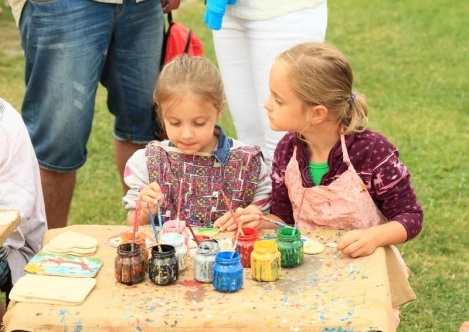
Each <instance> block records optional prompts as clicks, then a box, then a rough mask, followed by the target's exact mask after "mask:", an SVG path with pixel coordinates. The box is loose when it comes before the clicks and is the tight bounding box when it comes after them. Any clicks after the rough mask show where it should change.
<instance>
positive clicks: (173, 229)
mask: <svg viewBox="0 0 469 332" xmlns="http://www.w3.org/2000/svg"><path fill="white" fill-rule="evenodd" d="M178 225H179V227H178ZM166 233H179V234H182V236H184V244H185V245H186V248H189V239H190V233H189V230H188V229H187V227H186V222H185V221H184V220H168V221H167V222H165V223H164V224H163V230H162V234H166Z"/></svg>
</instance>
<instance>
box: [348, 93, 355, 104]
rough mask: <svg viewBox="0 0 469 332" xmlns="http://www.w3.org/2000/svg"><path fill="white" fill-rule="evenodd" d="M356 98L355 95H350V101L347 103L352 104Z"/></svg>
mask: <svg viewBox="0 0 469 332" xmlns="http://www.w3.org/2000/svg"><path fill="white" fill-rule="evenodd" d="M356 96H357V94H356V93H352V95H351V96H350V100H349V101H348V102H349V104H351V103H353V101H354V100H355V97H356Z"/></svg>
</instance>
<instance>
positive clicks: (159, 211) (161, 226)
mask: <svg viewBox="0 0 469 332" xmlns="http://www.w3.org/2000/svg"><path fill="white" fill-rule="evenodd" d="M156 206H157V207H158V224H159V226H160V232H161V231H162V230H163V222H162V221H161V205H160V202H159V201H156Z"/></svg>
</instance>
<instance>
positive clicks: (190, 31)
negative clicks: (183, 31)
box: [184, 29, 192, 54]
mask: <svg viewBox="0 0 469 332" xmlns="http://www.w3.org/2000/svg"><path fill="white" fill-rule="evenodd" d="M191 38H192V29H190V30H189V34H188V35H187V42H186V47H184V53H186V54H187V53H188V52H189V47H190V46H191Z"/></svg>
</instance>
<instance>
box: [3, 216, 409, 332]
mask: <svg viewBox="0 0 469 332" xmlns="http://www.w3.org/2000/svg"><path fill="white" fill-rule="evenodd" d="M142 228H143V229H144V230H145V232H147V233H148V234H151V228H147V227H141V229H142ZM128 229H129V227H128V226H109V225H99V226H93V225H76V226H70V227H66V228H62V229H54V230H49V231H48V232H47V233H46V235H45V237H44V243H47V242H48V241H50V239H52V238H53V237H55V236H57V235H58V234H60V233H61V232H63V231H66V230H71V231H75V232H80V233H83V234H87V235H90V236H93V237H95V238H97V239H98V240H99V246H98V250H97V252H96V254H95V255H94V256H96V257H100V258H102V259H103V261H104V264H103V266H102V268H101V270H100V271H99V272H98V275H97V277H96V278H97V283H96V286H95V288H94V289H93V290H92V291H91V293H90V294H89V295H88V297H87V298H86V300H85V302H84V303H82V304H80V305H77V306H58V305H47V304H35V303H22V302H14V301H12V302H11V304H10V306H9V308H8V311H7V314H6V316H5V318H4V323H5V327H6V329H5V330H6V331H7V332H9V331H14V330H26V331H83V332H87V331H175V330H180V331H205V332H206V331H236V332H239V331H243V330H249V331H344V332H345V331H371V330H372V331H394V330H395V328H394V319H393V314H392V306H393V304H394V302H392V299H391V297H392V296H391V293H392V294H393V297H394V294H395V291H392V290H391V288H393V286H392V285H393V284H394V282H392V281H393V280H394V279H395V278H394V277H392V278H391V279H392V280H391V279H390V278H389V274H388V266H389V258H391V260H392V261H394V260H395V258H396V257H395V256H394V257H392V255H393V252H392V250H386V248H378V249H377V250H376V252H375V253H374V254H373V255H371V256H368V257H363V258H357V259H353V258H350V257H347V256H344V255H343V254H341V253H340V252H338V251H337V250H336V249H335V248H334V247H332V246H326V250H325V251H324V252H323V253H321V254H318V255H305V257H304V263H303V264H302V265H301V266H299V267H296V268H290V269H287V268H284V269H282V274H281V279H279V280H277V281H275V282H257V281H255V280H253V279H252V278H251V275H250V269H245V274H244V286H243V288H242V289H241V290H239V291H238V292H236V293H220V292H217V291H215V290H214V288H213V285H212V284H203V283H199V282H197V281H195V280H194V278H193V273H192V259H190V260H189V267H188V268H187V269H186V270H185V271H183V272H182V273H181V274H180V276H179V279H178V281H177V283H176V284H174V285H170V286H157V285H155V284H154V283H152V282H151V281H150V280H149V279H148V274H147V276H146V278H145V280H144V282H142V283H140V284H138V285H133V286H126V285H123V284H120V283H116V281H115V279H114V257H115V256H116V248H114V247H110V246H108V245H107V244H105V240H106V239H107V238H109V237H110V236H112V235H115V234H118V233H120V232H123V231H126V230H128ZM220 235H221V236H226V235H227V234H226V233H224V234H223V235H222V234H220ZM260 235H261V237H264V238H272V237H275V232H272V231H270V232H260ZM304 235H307V236H308V237H310V238H312V239H314V240H317V241H319V242H322V243H324V244H329V243H337V241H338V239H339V238H340V236H341V235H342V233H341V232H339V231H327V230H322V231H314V232H309V233H306V234H304ZM402 276H403V273H402ZM404 279H405V278H404ZM390 280H391V282H390ZM405 282H407V281H405ZM407 286H408V285H407ZM409 288H410V287H409ZM398 291H399V290H398ZM401 292H402V291H401ZM407 293H408V292H407ZM401 295H402V294H401ZM412 297H413V298H412ZM401 298H405V300H401V302H402V303H405V302H409V301H411V300H412V299H414V298H415V295H414V294H413V292H411V294H409V293H408V294H404V296H401ZM402 303H400V304H402Z"/></svg>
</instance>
